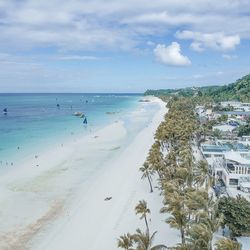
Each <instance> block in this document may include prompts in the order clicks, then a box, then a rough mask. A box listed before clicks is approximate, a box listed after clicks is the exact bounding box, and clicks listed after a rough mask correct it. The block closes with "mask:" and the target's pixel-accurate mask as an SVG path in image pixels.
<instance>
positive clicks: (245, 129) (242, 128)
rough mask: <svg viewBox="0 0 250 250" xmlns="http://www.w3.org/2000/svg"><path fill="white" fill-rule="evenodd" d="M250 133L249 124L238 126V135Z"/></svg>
mask: <svg viewBox="0 0 250 250" xmlns="http://www.w3.org/2000/svg"><path fill="white" fill-rule="evenodd" d="M243 135H250V124H249V123H248V124H246V125H241V126H239V128H238V136H243Z"/></svg>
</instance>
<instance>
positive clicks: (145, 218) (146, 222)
mask: <svg viewBox="0 0 250 250" xmlns="http://www.w3.org/2000/svg"><path fill="white" fill-rule="evenodd" d="M144 220H145V224H146V228H147V232H148V233H149V227H148V221H147V217H146V216H145V217H144Z"/></svg>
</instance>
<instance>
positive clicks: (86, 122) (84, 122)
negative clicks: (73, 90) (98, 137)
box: [83, 116, 88, 124]
mask: <svg viewBox="0 0 250 250" xmlns="http://www.w3.org/2000/svg"><path fill="white" fill-rule="evenodd" d="M83 124H88V121H87V117H86V116H85V118H84V120H83Z"/></svg>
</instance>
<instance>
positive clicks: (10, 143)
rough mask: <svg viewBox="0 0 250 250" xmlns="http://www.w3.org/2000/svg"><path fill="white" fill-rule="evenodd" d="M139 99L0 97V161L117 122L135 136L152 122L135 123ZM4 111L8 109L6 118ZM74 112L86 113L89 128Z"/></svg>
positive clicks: (134, 96) (106, 96)
mask: <svg viewBox="0 0 250 250" xmlns="http://www.w3.org/2000/svg"><path fill="white" fill-rule="evenodd" d="M140 97H141V96H140V95H138V94H0V112H1V113H0V161H1V162H9V163H10V161H11V160H18V159H19V158H20V159H21V158H22V157H24V156H25V155H28V154H29V153H30V150H34V149H38V148H41V147H46V145H50V146H51V145H53V144H57V145H58V143H59V142H60V141H63V139H66V138H67V137H69V138H70V137H72V136H79V135H80V136H82V135H87V134H88V133H90V132H93V131H95V130H97V129H99V128H102V127H104V126H106V125H108V124H110V123H112V122H114V121H115V120H118V119H122V120H123V121H124V124H125V127H126V129H127V131H128V132H129V133H128V134H129V135H130V136H133V134H134V133H135V132H136V131H139V130H140V129H141V128H142V127H143V126H145V122H150V118H148V120H147V121H145V122H139V123H134V122H133V116H132V115H131V112H133V111H135V110H139V109H140V108H141V106H140V105H142V104H141V103H139V102H138V100H139V99H140ZM57 104H59V107H57ZM4 108H7V109H8V113H7V115H6V114H4V112H3V109H4ZM157 108H158V106H157V105H156V104H155V105H151V106H150V109H147V112H148V113H149V116H148V117H152V116H151V115H150V113H152V115H153V113H154V112H155V111H156V110H157ZM74 112H83V113H84V114H85V115H86V116H87V119H88V125H87V126H84V124H83V119H81V118H79V117H76V116H73V115H72V114H73V113H74ZM106 112H115V113H113V114H107V113H106ZM135 124H136V125H135ZM10 159H11V160H10Z"/></svg>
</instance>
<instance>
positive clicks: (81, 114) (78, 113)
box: [73, 112, 85, 118]
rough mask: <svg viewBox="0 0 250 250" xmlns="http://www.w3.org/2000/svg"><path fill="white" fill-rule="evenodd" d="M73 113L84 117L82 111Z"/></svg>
mask: <svg viewBox="0 0 250 250" xmlns="http://www.w3.org/2000/svg"><path fill="white" fill-rule="evenodd" d="M73 115H74V116H77V117H80V118H83V117H85V115H84V113H82V112H75V113H74V114H73Z"/></svg>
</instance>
